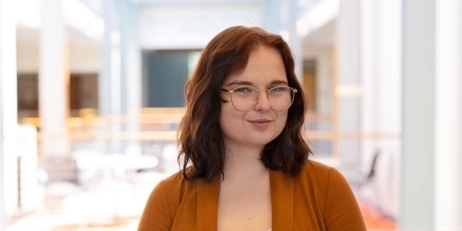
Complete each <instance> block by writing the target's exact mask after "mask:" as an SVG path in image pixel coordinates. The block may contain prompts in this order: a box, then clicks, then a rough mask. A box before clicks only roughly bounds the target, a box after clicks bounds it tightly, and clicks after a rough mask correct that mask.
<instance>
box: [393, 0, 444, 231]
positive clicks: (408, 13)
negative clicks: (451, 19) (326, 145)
mask: <svg viewBox="0 0 462 231" xmlns="http://www.w3.org/2000/svg"><path fill="white" fill-rule="evenodd" d="M435 55H436V54H435V0H407V1H404V2H403V72H402V73H403V102H402V103H403V105H402V112H403V116H402V118H403V121H402V122H403V125H402V126H403V127H402V142H403V144H402V146H403V147H402V150H403V152H402V157H401V178H400V179H401V183H400V185H401V187H400V189H401V191H400V205H401V207H400V218H399V226H400V230H403V231H408V230H409V231H411V230H434V228H435V213H436V210H435V202H436V201H435V186H436V184H435V153H434V152H435V138H436V137H435V134H436V129H435V121H436V110H437V108H436V99H435V78H436V77H435V74H436V71H435V69H436V67H435Z"/></svg>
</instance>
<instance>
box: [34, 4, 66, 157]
mask: <svg viewBox="0 0 462 231" xmlns="http://www.w3.org/2000/svg"><path fill="white" fill-rule="evenodd" d="M41 13H42V16H41V17H42V26H41V28H40V38H39V41H40V42H39V53H40V54H39V108H40V109H39V114H40V123H41V133H42V135H43V138H44V139H43V140H42V143H41V153H42V155H44V156H61V157H63V156H68V155H69V151H70V149H69V148H70V147H69V140H68V130H67V129H68V126H67V117H68V113H69V96H68V88H69V69H68V62H69V60H68V48H67V46H68V44H67V42H66V31H65V30H66V28H65V25H64V23H63V18H62V10H61V0H46V1H42V5H41Z"/></svg>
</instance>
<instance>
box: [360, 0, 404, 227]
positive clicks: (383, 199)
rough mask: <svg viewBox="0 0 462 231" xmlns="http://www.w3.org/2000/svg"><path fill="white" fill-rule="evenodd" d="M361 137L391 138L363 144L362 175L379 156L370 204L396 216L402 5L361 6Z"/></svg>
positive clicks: (385, 0)
mask: <svg viewBox="0 0 462 231" xmlns="http://www.w3.org/2000/svg"><path fill="white" fill-rule="evenodd" d="M361 35H362V36H361V44H362V46H361V70H362V73H361V76H362V80H361V81H362V96H361V105H362V106H361V131H363V132H365V133H379V134H392V135H395V136H393V137H391V138H387V139H385V138H379V139H365V140H363V141H362V142H361V143H362V150H361V153H362V157H363V162H362V164H363V166H364V170H369V169H370V166H371V161H372V158H373V156H374V154H375V152H376V151H377V150H379V151H380V156H379V159H378V162H377V165H376V178H375V179H376V180H375V181H374V185H373V187H374V188H375V189H377V190H378V192H376V193H374V195H371V196H373V197H374V198H373V201H375V202H376V203H377V204H375V205H373V206H376V207H378V208H379V209H380V210H381V211H382V212H383V213H386V214H387V215H388V216H391V217H394V218H396V217H397V215H398V203H399V202H398V197H399V192H398V187H399V183H398V179H399V171H398V170H399V163H398V160H399V155H400V138H399V134H400V131H401V119H400V118H401V0H377V1H371V0H365V1H362V2H361Z"/></svg>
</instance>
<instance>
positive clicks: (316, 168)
mask: <svg viewBox="0 0 462 231" xmlns="http://www.w3.org/2000/svg"><path fill="white" fill-rule="evenodd" d="M300 176H301V177H303V176H315V177H316V178H320V180H322V181H325V179H328V178H330V177H332V176H333V177H343V176H342V175H341V174H340V173H339V172H338V171H337V170H336V169H335V168H334V167H331V166H328V165H325V164H322V163H320V162H317V161H315V160H310V159H308V160H306V161H305V163H304V165H303V167H302V169H301V171H300Z"/></svg>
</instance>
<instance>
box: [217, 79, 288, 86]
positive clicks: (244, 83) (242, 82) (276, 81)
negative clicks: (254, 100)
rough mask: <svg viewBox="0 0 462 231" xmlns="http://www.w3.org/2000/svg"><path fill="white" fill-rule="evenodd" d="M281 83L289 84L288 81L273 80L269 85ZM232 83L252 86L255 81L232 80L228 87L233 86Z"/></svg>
mask: <svg viewBox="0 0 462 231" xmlns="http://www.w3.org/2000/svg"><path fill="white" fill-rule="evenodd" d="M280 84H285V85H289V84H288V83H287V82H286V81H283V80H273V81H271V83H270V84H269V85H280ZM232 85H250V86H253V83H252V82H249V81H232V82H230V83H228V84H226V86H227V87H228V86H232Z"/></svg>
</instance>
